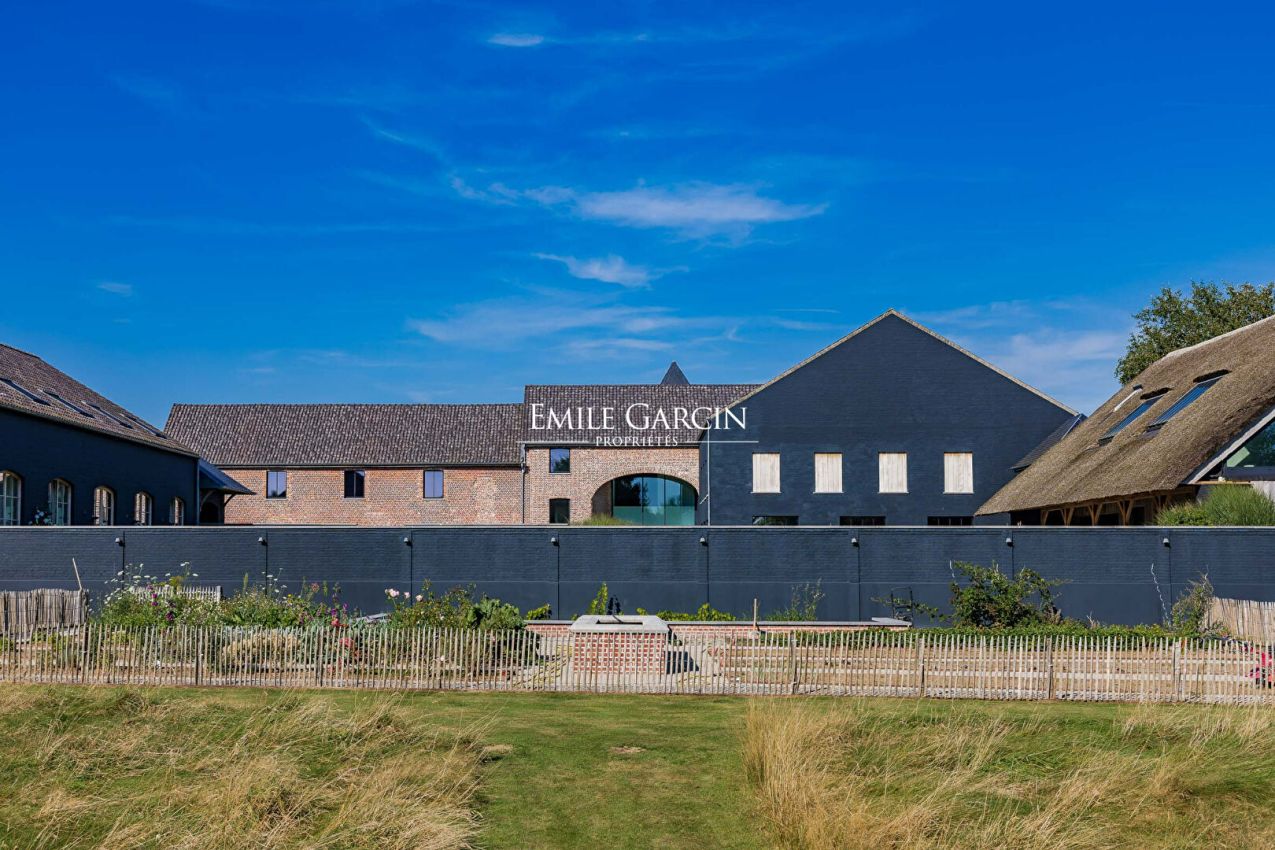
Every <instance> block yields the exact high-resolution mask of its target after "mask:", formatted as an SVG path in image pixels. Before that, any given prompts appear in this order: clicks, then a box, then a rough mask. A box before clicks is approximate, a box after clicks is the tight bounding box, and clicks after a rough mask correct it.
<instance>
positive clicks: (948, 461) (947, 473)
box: [943, 452, 974, 493]
mask: <svg viewBox="0 0 1275 850" xmlns="http://www.w3.org/2000/svg"><path fill="white" fill-rule="evenodd" d="M943 492H944V493H973V492H974V454H973V453H972V452H947V453H946V454H944V455H943Z"/></svg>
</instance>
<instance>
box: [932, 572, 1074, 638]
mask: <svg viewBox="0 0 1275 850" xmlns="http://www.w3.org/2000/svg"><path fill="white" fill-rule="evenodd" d="M952 566H953V569H955V570H956V571H957V572H959V573H961V574H962V575H964V576H965V578H966V579H967V580H968V583H966V584H964V585H962V584H959V583H958V582H956V581H954V582H952V621H953V623H954V624H955V625H957V626H973V627H975V628H1002V629H1003V628H1014V627H1016V626H1030V625H1033V624H1037V623H1050V622H1056V621H1057V620H1058V609H1057V608H1055V607H1054V588H1056V587H1058V586H1059V585H1061V584H1062V582H1061V581H1050V580H1047V579H1045V578H1044V577H1042V576H1041V575H1040V573H1038V572H1036V571H1035V570H1031V569H1027V568H1023V569H1021V570H1018V572H1017V574H1016V575H1014V576H1013V577H1012V578H1011V577H1009V576H1007V575H1005V574H1004V573H1002V572H1001V571H1000V568H999V567H997V566H995V565H993V566H991V567H982V566H979V565H978V564H967V563H964V562H960V561H958V562H957V563H955V564H953V565H952Z"/></svg>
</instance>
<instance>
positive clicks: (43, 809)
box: [0, 688, 482, 850]
mask: <svg viewBox="0 0 1275 850" xmlns="http://www.w3.org/2000/svg"><path fill="white" fill-rule="evenodd" d="M0 717H3V718H4V727H3V729H4V734H3V736H0V770H2V771H3V773H4V775H5V776H6V782H7V783H12V787H20V788H21V793H20V794H17V795H0V796H2V797H3V799H0V846H6V847H31V848H55V847H56V848H72V847H75V848H78V847H101V848H182V850H205V849H206V850H214V848H217V850H239V848H242V849H243V850H247V848H268V850H276V848H277V849H278V850H283V848H302V847H304V848H337V847H340V848H403V850H406V848H414V850H420V848H424V850H456V848H467V847H469V846H471V841H472V839H473V837H474V835H475V834H476V830H477V818H476V815H475V812H474V810H473V808H472V800H473V795H474V792H475V789H476V785H477V775H478V765H479V763H480V761H481V760H482V754H481V751H480V749H479V748H478V747H477V745H475V744H474V743H473V742H472V741H471V740H469V739H467V738H463V737H456V736H454V735H453V736H445V735H442V734H440V733H438V732H436V731H435V730H433V729H432V728H431V727H430V726H428V725H426V724H424V723H422V722H421V721H420V720H414V719H412V717H411V716H410V715H408V714H406V713H403V712H401V711H399V710H398V709H397V707H396V706H395V705H394V703H393V702H392V701H391V702H389V703H386V702H384V701H378V702H375V703H370V704H369V705H368V706H367V707H366V708H365V709H364V710H360V711H357V712H342V711H339V710H337V709H335V708H333V707H332V706H331V705H329V704H325V703H320V702H315V701H304V700H300V699H298V698H296V697H295V696H290V695H285V696H283V697H281V698H280V697H271V698H267V699H266V701H265V703H264V704H260V702H258V704H257V705H255V706H249V707H247V708H245V707H244V705H243V704H242V701H240V702H232V701H228V700H217V699H209V698H207V697H189V696H187V697H179V698H172V697H169V698H161V697H160V695H158V694H150V693H147V692H139V691H135V690H129V691H125V690H119V691H115V690H111V691H103V690H79V691H72V690H62V691H53V690H47V691H46V690H38V689H27V688H23V689H10V690H5V691H0ZM50 717H53V718H55V720H54V722H53V723H49V718H50ZM24 718H30V720H24Z"/></svg>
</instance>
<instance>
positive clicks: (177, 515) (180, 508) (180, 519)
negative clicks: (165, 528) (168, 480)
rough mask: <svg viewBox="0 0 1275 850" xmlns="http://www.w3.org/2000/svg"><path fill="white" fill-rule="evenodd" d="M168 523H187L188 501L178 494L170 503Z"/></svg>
mask: <svg viewBox="0 0 1275 850" xmlns="http://www.w3.org/2000/svg"><path fill="white" fill-rule="evenodd" d="M168 524H169V525H185V524H186V503H185V502H183V501H182V500H181V498H179V497H177V496H174V497H173V500H172V501H171V502H169V503H168Z"/></svg>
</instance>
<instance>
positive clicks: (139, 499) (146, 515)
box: [133, 490, 152, 525]
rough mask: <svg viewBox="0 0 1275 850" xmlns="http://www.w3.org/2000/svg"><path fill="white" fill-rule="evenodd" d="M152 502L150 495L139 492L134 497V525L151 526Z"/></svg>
mask: <svg viewBox="0 0 1275 850" xmlns="http://www.w3.org/2000/svg"><path fill="white" fill-rule="evenodd" d="M151 513H152V500H151V494H150V493H143V492H142V491H140V490H139V491H138V493H137V495H136V496H134V497H133V525H150V524H151Z"/></svg>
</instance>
